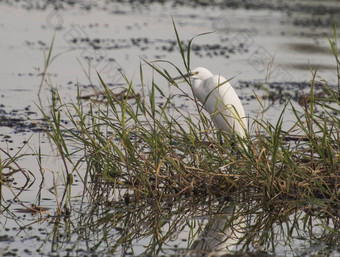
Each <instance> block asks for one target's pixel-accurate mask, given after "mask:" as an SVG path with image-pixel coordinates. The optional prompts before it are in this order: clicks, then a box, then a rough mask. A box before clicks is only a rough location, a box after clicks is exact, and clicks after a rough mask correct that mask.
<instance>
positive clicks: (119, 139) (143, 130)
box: [42, 24, 340, 204]
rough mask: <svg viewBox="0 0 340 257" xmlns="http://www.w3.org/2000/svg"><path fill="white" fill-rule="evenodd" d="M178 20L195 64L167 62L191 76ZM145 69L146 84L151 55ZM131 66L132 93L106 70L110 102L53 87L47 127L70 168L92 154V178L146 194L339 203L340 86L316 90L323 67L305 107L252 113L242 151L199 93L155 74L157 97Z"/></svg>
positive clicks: (106, 94)
mask: <svg viewBox="0 0 340 257" xmlns="http://www.w3.org/2000/svg"><path fill="white" fill-rule="evenodd" d="M174 28H175V32H176V37H177V42H178V46H179V49H180V53H181V57H182V59H183V62H184V66H185V68H186V71H185V72H182V71H181V70H180V69H179V68H178V67H176V66H175V65H174V64H172V63H169V62H166V63H167V64H170V65H172V66H173V67H174V68H175V69H176V70H177V71H178V72H179V73H180V74H181V75H182V76H183V80H184V81H185V82H186V83H188V84H189V85H190V81H189V80H187V78H186V77H184V75H183V74H185V73H187V72H188V71H189V70H190V45H191V42H192V40H191V41H190V42H189V44H188V46H187V48H185V46H184V45H183V44H182V42H181V40H180V37H179V34H178V32H177V29H176V26H175V24H174ZM334 40H335V42H333V43H332V49H333V52H334V54H337V51H335V50H334V49H335V46H336V37H335V38H334ZM185 49H186V50H185ZM185 51H187V52H185ZM337 58H338V57H336V60H338V59H337ZM164 62H165V61H161V63H164ZM146 63H147V64H148V65H149V66H151V67H152V68H153V70H154V72H156V73H158V74H159V75H161V76H162V77H164V78H165V79H166V80H167V81H168V82H169V83H170V84H172V85H173V86H177V84H176V83H175V82H174V81H173V79H172V77H171V76H170V75H169V73H168V72H166V71H165V70H162V69H160V68H158V66H156V64H155V63H148V62H146ZM140 75H141V76H140V77H141V84H142V85H145V83H144V81H143V77H144V75H143V68H142V65H141V68H140ZM122 76H123V77H124V79H125V81H126V84H127V87H126V91H125V95H123V97H122V95H119V97H118V96H117V94H115V93H114V92H113V91H112V89H110V88H109V87H108V85H107V84H106V83H105V81H104V80H103V79H102V78H101V76H100V74H98V77H99V79H100V82H101V86H102V89H103V90H102V91H103V95H104V97H105V99H106V101H105V103H104V102H98V101H96V102H90V101H84V100H83V99H82V97H81V95H80V93H79V92H78V100H77V102H76V103H63V102H62V99H61V97H60V96H59V94H58V92H57V91H56V90H55V89H52V91H53V99H54V100H53V101H52V112H51V115H50V114H48V113H46V112H44V111H43V110H42V112H43V113H44V115H45V117H46V119H47V120H48V122H49V125H50V127H51V128H52V129H51V131H50V132H48V134H49V136H50V138H51V139H52V140H53V141H54V143H55V145H56V148H57V149H58V151H59V153H60V155H61V156H62V160H63V162H64V164H65V167H66V173H67V174H66V176H67V177H68V178H69V177H70V174H72V172H74V171H75V170H77V168H78V167H79V166H80V165H81V164H82V163H83V162H86V176H85V180H86V178H88V176H90V177H91V178H92V179H94V178H98V177H99V178H100V179H104V180H109V181H112V182H113V184H114V185H121V186H124V187H127V188H129V189H132V190H133V191H134V192H135V195H136V197H137V198H138V197H153V198H157V199H162V198H163V197H166V196H170V197H173V196H187V195H194V196H196V197H199V196H206V195H207V194H214V195H218V196H229V195H230V194H231V193H232V192H238V193H242V194H250V195H254V196H257V197H261V198H263V199H266V200H268V199H269V200H275V199H310V198H326V199H330V200H331V201H333V202H334V203H337V204H338V203H339V198H340V186H339V180H340V119H339V114H340V113H339V112H340V111H339V109H340V108H339V106H340V101H339V92H337V91H336V90H335V89H333V88H329V87H328V86H327V85H326V84H323V86H324V92H325V93H324V94H323V95H322V96H318V95H315V94H314V83H315V76H316V71H312V80H311V84H310V91H309V92H308V94H307V93H305V92H303V91H302V95H303V99H304V101H303V106H302V109H301V108H300V107H297V106H295V105H294V103H292V102H290V101H288V102H287V103H286V104H285V105H284V107H283V109H282V112H281V113H280V115H279V117H278V120H277V121H276V122H275V123H274V124H272V123H271V122H269V121H267V120H264V119H251V118H250V120H249V123H250V124H251V125H250V128H249V131H250V133H249V135H248V136H247V137H246V138H240V137H235V139H234V140H236V141H237V142H236V145H239V147H238V149H237V150H236V151H230V149H232V144H233V142H231V141H230V140H228V137H227V135H224V133H222V132H216V131H215V129H214V128H213V126H212V125H211V122H210V117H208V116H207V115H206V112H205V111H203V108H202V106H201V105H200V103H199V102H198V101H197V100H196V99H195V98H194V97H192V96H189V95H186V96H187V97H188V98H189V99H191V100H192V101H194V105H195V106H196V110H197V113H196V114H195V113H187V112H185V111H183V110H182V109H180V108H178V107H176V106H175V104H174V103H173V102H172V97H171V96H167V95H166V94H165V93H164V92H163V91H162V89H161V87H160V86H158V85H157V84H156V83H155V82H154V81H152V84H151V87H150V90H149V95H148V97H143V98H142V97H140V94H139V93H138V92H137V90H136V88H135V87H134V85H133V83H132V82H131V81H129V79H128V78H127V77H126V76H124V74H122ZM183 94H185V93H184V92H183ZM158 96H161V97H163V99H164V101H163V104H161V105H159V104H157V100H158ZM257 99H258V100H259V101H260V99H259V98H257ZM260 105H261V106H264V105H263V104H262V103H260ZM288 111H292V112H293V114H294V116H295V118H296V120H295V122H294V124H293V126H292V127H291V128H290V129H288V130H286V131H283V129H282V125H283V116H284V115H285V113H287V112H288ZM62 113H66V115H67V119H68V121H69V122H68V125H67V126H66V127H63V125H62V124H61V118H60V117H61V115H62ZM70 124H71V125H70ZM221 138H224V143H223V145H222V144H221V143H220V142H221V140H220V139H221ZM291 139H294V141H292V140H291ZM68 146H71V147H68ZM69 149H72V151H70V150H69ZM68 165H71V168H67V167H68Z"/></svg>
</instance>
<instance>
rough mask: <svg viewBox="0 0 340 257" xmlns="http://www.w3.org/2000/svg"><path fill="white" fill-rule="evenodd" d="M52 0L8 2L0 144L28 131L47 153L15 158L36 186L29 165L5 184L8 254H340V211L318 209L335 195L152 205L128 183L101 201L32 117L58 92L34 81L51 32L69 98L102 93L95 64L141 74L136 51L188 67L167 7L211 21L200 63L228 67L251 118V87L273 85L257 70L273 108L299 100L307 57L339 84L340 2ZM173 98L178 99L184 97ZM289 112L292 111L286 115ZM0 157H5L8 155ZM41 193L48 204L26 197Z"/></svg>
mask: <svg viewBox="0 0 340 257" xmlns="http://www.w3.org/2000/svg"><path fill="white" fill-rule="evenodd" d="M48 3H49V1H47V2H45V1H0V17H1V18H0V30H1V35H2V36H1V42H0V56H1V60H0V77H1V93H0V119H1V123H0V146H1V147H0V148H1V149H5V150H8V151H9V152H10V153H11V154H12V156H14V155H15V154H16V153H17V151H18V149H20V147H22V145H23V144H24V143H25V142H27V141H28V140H29V145H28V146H27V147H25V148H24V150H23V151H24V152H33V153H38V152H39V151H41V152H42V153H43V155H44V162H43V164H42V165H41V166H40V165H39V159H37V158H36V157H33V158H32V159H29V158H25V159H23V160H20V166H22V167H25V169H27V176H29V177H30V178H31V180H30V181H29V182H28V184H27V185H25V183H26V179H25V176H24V174H23V173H20V172H18V173H16V174H15V175H14V176H13V179H14V181H13V182H12V186H13V187H12V188H11V189H9V188H6V187H2V195H1V197H2V199H1V200H2V206H1V211H2V214H1V217H0V224H1V228H0V231H1V232H0V255H3V256H37V255H39V256H65V255H68V256H116V255H117V256H118V255H121V256H125V255H132V256H133V255H141V254H144V253H146V254H149V255H155V256H160V255H163V256H169V255H176V256H178V255H182V256H190V255H192V256H205V255H207V254H208V253H209V252H211V251H212V249H215V250H216V249H218V250H219V251H218V252H217V253H216V254H226V256H227V254H231V250H240V249H241V248H242V247H246V249H247V252H256V253H255V254H254V255H253V256H268V255H267V254H270V255H273V256H312V255H314V256H339V255H340V252H339V249H338V244H339V241H340V240H339V238H329V237H331V236H334V234H335V235H338V236H339V234H336V233H332V232H334V231H332V228H333V227H339V224H337V223H339V218H338V217H339V213H335V214H332V215H333V216H332V215H323V211H324V210H325V207H324V206H327V204H328V203H327V202H321V203H319V202H318V203H309V202H307V203H298V204H296V203H294V204H295V205H294V206H293V207H292V208H291V209H289V208H288V211H289V215H288V217H289V219H288V220H285V221H282V220H280V216H279V214H280V210H271V209H270V206H265V205H263V203H258V202H251V203H250V202H248V204H247V207H244V203H241V204H240V203H239V202H238V201H236V202H229V201H227V200H226V199H213V200H211V199H210V200H202V202H199V203H192V202H191V201H190V199H189V200H188V199H169V201H168V202H166V203H162V204H163V205H162V206H157V204H155V203H154V202H153V203H140V202H138V201H136V202H135V201H134V200H127V198H126V197H127V196H126V195H127V194H126V192H125V190H124V189H121V190H117V191H116V192H112V195H111V196H109V197H108V199H107V202H106V203H105V204H103V205H101V207H100V208H98V207H97V206H94V205H95V204H94V202H93V201H92V200H91V199H90V196H88V195H87V194H84V189H83V183H82V182H81V180H80V178H79V177H78V176H75V177H74V181H73V182H74V183H73V185H72V190H71V191H70V192H68V191H65V187H64V184H65V177H64V173H65V170H64V169H65V167H64V166H63V164H62V163H60V159H58V158H56V157H53V156H54V155H55V149H53V147H52V148H51V144H50V142H49V140H48V139H47V137H46V135H45V134H44V133H43V130H41V129H40V128H39V126H38V125H37V124H36V123H35V122H34V121H35V120H36V121H41V119H42V115H41V114H40V112H39V110H38V108H37V107H36V106H35V103H39V101H40V100H41V101H42V104H43V106H45V107H47V106H48V105H49V103H50V102H51V100H50V98H51V96H50V91H49V88H48V87H47V86H46V84H44V85H43V88H42V92H41V94H40V99H39V98H38V96H37V94H38V91H39V86H40V83H41V80H42V76H41V73H42V72H43V67H44V54H43V53H44V52H45V55H46V54H47V52H48V48H49V46H50V43H51V41H52V38H53V35H55V42H54V50H53V54H54V55H57V57H56V58H55V59H54V60H53V62H52V63H51V66H50V67H49V77H48V79H50V81H51V83H52V84H53V85H55V86H57V87H58V89H59V91H60V93H61V95H62V97H63V98H64V99H66V101H67V100H71V101H75V99H76V94H77V85H80V89H81V91H82V93H84V94H91V93H93V88H92V84H93V85H99V83H98V79H97V77H96V74H95V70H97V71H98V72H99V73H100V74H101V76H102V77H103V79H104V80H105V81H106V82H107V83H109V85H111V86H112V88H117V87H121V86H124V80H123V78H122V76H121V75H120V71H124V72H125V73H126V74H127V77H128V78H130V79H132V78H133V81H134V82H135V83H136V84H137V85H138V84H139V83H140V79H139V75H140V74H139V65H140V63H143V61H142V59H141V58H143V59H145V60H148V61H152V60H157V59H164V60H168V61H171V62H173V63H174V64H176V65H177V66H179V67H181V68H183V64H182V61H181V57H180V54H179V51H178V47H177V45H176V38H175V33H174V30H173V26H172V21H171V15H172V16H173V18H174V20H175V22H176V24H177V29H178V31H179V33H180V36H181V39H182V40H183V41H187V40H189V39H191V38H192V37H194V36H196V35H198V34H200V33H204V32H209V31H214V33H212V34H208V35H204V36H200V37H198V38H196V39H195V40H194V44H193V46H192V57H191V60H192V61H191V62H192V64H191V66H192V67H196V66H204V67H207V68H208V69H210V70H211V71H212V72H214V73H216V74H222V75H224V76H225V77H227V78H233V79H232V82H231V83H232V84H233V85H234V87H235V89H236V90H237V92H238V94H239V95H240V96H241V98H242V101H243V103H244V106H245V111H246V113H247V115H248V116H249V117H254V116H255V115H256V113H257V108H258V104H257V101H256V100H255V98H254V94H253V90H254V91H255V92H259V93H260V94H266V93H264V91H263V90H262V89H260V87H256V85H255V84H254V82H257V83H263V82H264V81H265V80H266V77H268V74H270V76H269V79H268V80H269V82H271V83H270V84H269V91H270V92H271V93H272V95H273V96H272V98H270V100H268V105H270V106H271V107H270V109H269V110H268V112H267V113H266V114H267V116H268V118H269V119H273V120H275V119H276V118H277V113H278V112H279V111H280V110H281V109H282V104H283V103H284V102H285V101H286V100H287V99H288V98H291V99H292V100H293V101H298V100H299V96H300V87H301V86H302V87H303V88H305V89H306V90H307V91H308V83H306V82H308V81H310V80H311V78H312V75H311V72H310V70H309V65H310V66H311V67H312V68H313V69H315V68H318V76H317V78H318V80H320V81H323V80H326V81H327V82H328V84H329V85H337V83H338V81H337V80H336V65H335V61H334V56H333V55H332V52H331V49H330V47H329V42H328V38H330V37H332V33H333V30H332V22H333V21H335V23H337V24H338V25H339V24H340V22H339V18H340V17H339V15H337V14H338V13H339V12H340V5H339V2H338V1H273V2H271V3H267V1H225V2H223V1H216V2H214V1H213V2H211V4H210V5H207V6H203V5H202V4H201V5H200V4H194V2H188V3H184V4H181V3H180V2H176V1H170V2H167V3H149V4H141V3H140V2H139V1H130V2H129V3H116V2H105V3H102V2H98V3H97V2H94V1H86V2H81V1H79V3H77V2H76V3H75V4H74V5H73V4H70V3H64V2H58V1H57V2H55V3H54V4H53V3H49V4H48ZM338 27H340V26H338ZM338 36H339V35H338ZM89 60H90V62H89ZM270 62H272V65H271V69H270V71H269V72H268V69H267V68H268V64H269V63H270ZM82 65H83V67H84V68H82ZM142 65H143V68H144V74H143V75H144V79H145V82H146V83H151V81H152V79H153V74H152V72H151V69H150V68H148V66H147V65H145V64H142ZM159 65H161V64H159ZM162 67H163V66H162ZM88 68H89V69H90V70H91V74H90V75H89V76H88V77H87V76H86V74H85V72H84V70H86V71H87V70H88ZM164 68H166V69H167V70H168V72H169V73H170V74H173V75H174V76H177V75H178V74H176V73H175V70H174V69H172V68H171V67H170V66H167V65H165V64H164ZM83 69H84V70H83ZM155 81H156V82H157V84H158V85H159V86H161V87H162V89H164V91H166V92H169V94H171V93H172V94H176V93H177V91H176V90H175V89H173V88H168V84H167V83H166V82H165V81H164V80H163V79H162V78H160V77H157V76H156V77H155ZM137 87H138V86H137ZM98 88H99V86H98ZM138 88H140V87H138ZM187 90H188V91H187V92H190V91H189V89H187ZM281 92H284V93H285V94H282V95H281ZM277 94H279V97H277V99H276V98H275V97H274V96H275V95H277ZM274 98H275V99H274ZM174 99H175V101H178V105H180V104H182V102H181V101H182V100H181V99H180V98H179V97H178V98H174ZM176 99H177V100H176ZM160 101H161V99H160ZM183 108H184V107H183ZM188 109H189V110H190V106H189V108H188ZM286 118H287V122H288V121H289V120H290V117H286ZM20 153H22V152H20ZM20 153H19V154H20ZM0 156H1V159H2V160H4V159H6V158H7V157H8V156H6V155H4V154H3V153H1V154H0ZM12 165H13V166H15V165H16V164H15V163H14V164H12ZM28 171H32V172H33V171H34V174H33V175H30V174H29V172H28ZM33 177H34V178H35V180H33V179H32V178H33ZM92 186H94V185H92ZM22 188H24V191H21V189H22ZM94 190H95V189H94ZM97 190H98V189H97ZM63 194H65V195H66V197H65V198H64V201H66V200H65V199H67V197H70V198H69V199H70V203H69V204H68V205H67V206H68V207H69V209H64V210H63V215H62V216H58V215H56V213H55V212H56V210H57V206H58V201H61V199H62V198H63ZM57 199H58V200H57ZM32 204H35V205H38V206H43V207H45V208H48V209H46V210H43V212H39V211H37V210H36V209H34V208H33V210H30V211H28V210H27V209H25V207H24V206H26V207H30V206H31V205H32ZM284 205H287V203H283V204H282V206H284ZM288 205H289V203H288ZM145 206H147V207H145ZM275 214H277V217H275ZM273 217H275V218H273ZM331 217H334V218H331ZM236 235H237V236H238V237H241V238H242V235H245V238H248V239H247V240H249V238H250V240H252V242H251V243H252V244H250V241H247V240H245V241H242V242H241V243H240V244H239V243H238V242H237V240H235V238H234V236H236ZM220 242H222V244H220ZM232 243H236V246H232ZM249 245H253V246H252V247H250V246H249ZM254 245H255V246H256V245H257V246H258V248H256V249H254ZM248 246H249V248H247V247H248ZM228 247H229V248H230V249H228ZM222 249H223V250H222ZM255 250H256V251H255ZM260 250H265V251H266V253H263V252H259V251H260ZM237 256H243V255H237ZM248 256H249V255H248ZM250 256H251V255H250Z"/></svg>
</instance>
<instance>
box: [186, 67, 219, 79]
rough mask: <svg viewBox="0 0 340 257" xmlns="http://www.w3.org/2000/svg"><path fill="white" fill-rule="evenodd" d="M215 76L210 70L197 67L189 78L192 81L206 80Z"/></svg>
mask: <svg viewBox="0 0 340 257" xmlns="http://www.w3.org/2000/svg"><path fill="white" fill-rule="evenodd" d="M213 75H214V74H212V73H211V72H210V71H209V70H208V69H206V68H203V67H197V68H195V69H193V70H192V71H191V72H190V73H189V74H188V76H189V77H190V78H191V79H192V80H196V79H198V80H206V79H208V78H210V77H212V76H213Z"/></svg>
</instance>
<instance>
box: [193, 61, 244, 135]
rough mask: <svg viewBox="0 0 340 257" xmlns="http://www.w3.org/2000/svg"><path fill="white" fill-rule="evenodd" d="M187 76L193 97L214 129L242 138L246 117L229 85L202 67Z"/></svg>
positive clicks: (220, 77) (223, 79)
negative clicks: (204, 109)
mask: <svg viewBox="0 0 340 257" xmlns="http://www.w3.org/2000/svg"><path fill="white" fill-rule="evenodd" d="M187 76H189V77H190V79H191V84H192V90H193V93H194V95H195V96H196V98H197V99H198V100H199V101H200V102H201V103H202V104H203V105H204V107H205V108H206V110H207V111H208V113H209V114H210V115H211V117H212V119H213V121H214V124H215V126H216V128H218V129H221V130H222V131H225V132H226V133H227V134H228V135H229V136H232V135H233V134H234V133H237V134H238V135H239V136H241V137H244V136H245V135H246V131H247V120H246V116H245V113H244V109H243V106H242V103H241V101H240V99H239V97H238V95H237V94H236V92H235V90H234V89H233V87H232V86H231V85H230V83H229V82H227V80H226V79H225V78H224V77H222V76H220V75H214V74H212V73H211V72H210V71H209V70H208V69H206V68H202V67H198V68H195V69H193V70H192V71H191V72H190V73H189V74H188V75H187Z"/></svg>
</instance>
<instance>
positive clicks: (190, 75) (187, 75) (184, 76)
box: [172, 72, 198, 81]
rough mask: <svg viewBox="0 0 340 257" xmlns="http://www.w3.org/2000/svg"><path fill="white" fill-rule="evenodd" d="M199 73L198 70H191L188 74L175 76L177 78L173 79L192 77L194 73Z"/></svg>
mask: <svg viewBox="0 0 340 257" xmlns="http://www.w3.org/2000/svg"><path fill="white" fill-rule="evenodd" d="M197 74H198V72H190V73H187V74H185V75H183V76H178V77H175V78H173V79H172V81H176V80H180V79H185V78H190V77H192V76H194V75H197Z"/></svg>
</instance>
